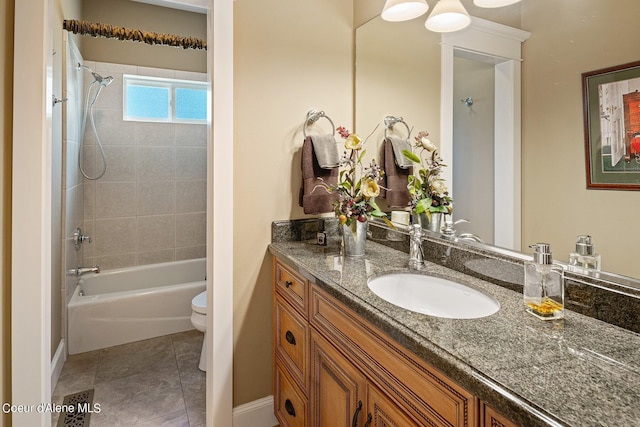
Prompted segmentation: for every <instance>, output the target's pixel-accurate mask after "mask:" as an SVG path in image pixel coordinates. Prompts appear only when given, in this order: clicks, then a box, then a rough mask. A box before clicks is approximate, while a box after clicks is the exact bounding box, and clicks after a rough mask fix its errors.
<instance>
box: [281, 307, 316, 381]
mask: <svg viewBox="0 0 640 427" xmlns="http://www.w3.org/2000/svg"><path fill="white" fill-rule="evenodd" d="M274 317H275V325H274V329H275V343H274V345H275V350H276V353H279V354H280V356H281V358H282V360H283V361H284V362H285V364H286V365H287V367H288V368H289V370H290V371H291V373H292V374H293V376H294V379H295V380H296V381H298V383H299V385H300V386H301V387H302V388H303V389H306V387H307V384H308V379H307V377H308V376H307V369H306V367H307V366H308V361H307V357H308V356H307V355H308V351H307V349H308V347H309V339H308V337H309V333H308V326H307V321H306V320H305V319H304V318H303V317H302V316H301V315H300V314H299V313H298V312H296V311H295V310H293V309H291V308H289V304H287V303H286V302H285V301H284V300H283V299H282V298H281V297H276V305H275V312H274Z"/></svg>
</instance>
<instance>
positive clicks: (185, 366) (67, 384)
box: [52, 331, 206, 427]
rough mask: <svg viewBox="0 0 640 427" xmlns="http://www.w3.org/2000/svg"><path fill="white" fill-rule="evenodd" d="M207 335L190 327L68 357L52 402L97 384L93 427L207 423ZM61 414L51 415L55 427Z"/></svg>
mask: <svg viewBox="0 0 640 427" xmlns="http://www.w3.org/2000/svg"><path fill="white" fill-rule="evenodd" d="M202 339H203V334H202V333H201V332H198V331H188V332H183V333H179V334H173V335H167V336H163V337H159V338H152V339H149V340H144V341H138V342H135V343H131V344H124V345H119V346H116V347H110V348H106V349H102V350H96V351H92V352H88V353H82V354H77V355H72V356H69V358H68V359H67V361H66V362H65V364H64V367H63V369H62V373H61V375H60V379H59V380H58V384H57V385H56V389H55V391H54V393H53V399H52V400H53V402H54V403H62V400H63V399H64V396H66V395H68V394H72V393H77V392H80V391H83V390H87V389H90V388H93V389H94V390H95V392H94V397H93V402H94V404H95V403H100V413H93V414H92V415H91V422H90V425H91V427H100V426H109V427H115V426H127V427H133V426H136V427H160V426H166V427H169V426H170V427H200V426H204V425H205V413H206V406H205V405H206V402H205V394H206V384H205V382H206V374H205V373H204V372H202V371H200V370H199V369H198V361H199V359H200V349H201V348H202ZM58 417H59V414H55V413H54V414H52V425H53V426H55V425H57V422H58Z"/></svg>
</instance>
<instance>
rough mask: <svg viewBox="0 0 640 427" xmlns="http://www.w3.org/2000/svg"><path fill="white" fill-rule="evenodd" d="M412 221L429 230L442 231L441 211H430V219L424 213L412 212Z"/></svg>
mask: <svg viewBox="0 0 640 427" xmlns="http://www.w3.org/2000/svg"><path fill="white" fill-rule="evenodd" d="M411 216H412V222H413V223H414V224H420V226H421V227H422V228H423V229H425V230H429V231H434V232H436V233H440V232H441V231H442V213H440V212H432V213H431V219H429V217H428V216H427V214H425V213H421V214H416V213H412V214H411Z"/></svg>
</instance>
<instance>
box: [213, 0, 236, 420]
mask: <svg viewBox="0 0 640 427" xmlns="http://www.w3.org/2000/svg"><path fill="white" fill-rule="evenodd" d="M207 19H208V31H207V34H208V43H207V44H208V46H210V48H209V50H208V51H207V52H208V54H207V69H208V70H209V73H210V74H209V85H210V86H209V88H210V90H209V93H210V94H211V97H210V100H211V102H210V107H211V108H210V111H211V120H210V123H209V133H208V135H209V138H208V153H209V154H208V161H207V180H208V191H207V212H208V215H207V254H209V255H208V257H207V277H208V278H213V280H207V307H211V308H212V310H209V312H208V313H209V315H208V316H207V331H212V332H213V333H207V338H208V340H207V347H208V350H209V358H208V360H207V425H208V426H231V425H233V421H232V420H233V347H234V346H233V0H215V1H214V0H211V1H210V2H209V13H208V16H207ZM211 73H212V74H213V75H211ZM213 124H215V126H213Z"/></svg>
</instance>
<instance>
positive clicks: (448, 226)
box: [442, 219, 484, 243]
mask: <svg viewBox="0 0 640 427" xmlns="http://www.w3.org/2000/svg"><path fill="white" fill-rule="evenodd" d="M465 222H466V223H468V222H469V221H468V220H466V219H459V220H457V221H456V222H453V221H452V220H448V221H445V224H444V228H443V230H442V234H444V235H445V236H448V237H451V238H455V239H456V240H472V241H474V242H479V243H484V242H483V241H482V239H481V238H480V237H479V236H478V235H477V234H473V233H462V234H460V235H458V236H456V230H455V229H454V228H453V226H454V225H458V224H460V223H465Z"/></svg>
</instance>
